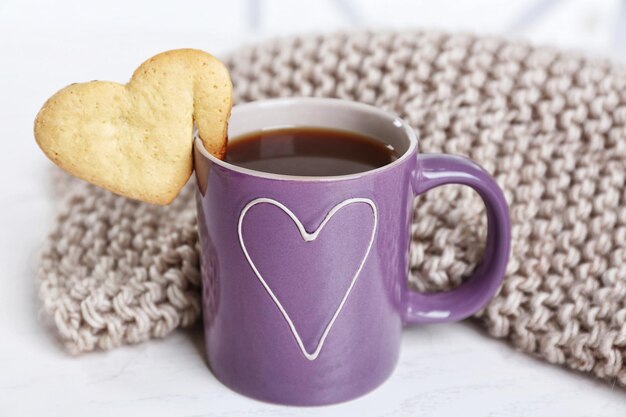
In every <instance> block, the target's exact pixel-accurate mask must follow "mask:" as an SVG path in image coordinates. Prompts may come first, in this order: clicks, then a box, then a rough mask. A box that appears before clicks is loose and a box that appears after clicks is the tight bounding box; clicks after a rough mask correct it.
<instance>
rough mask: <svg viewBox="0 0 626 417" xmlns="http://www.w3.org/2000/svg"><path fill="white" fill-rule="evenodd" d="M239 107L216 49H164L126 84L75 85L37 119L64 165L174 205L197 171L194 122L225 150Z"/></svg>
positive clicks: (114, 187)
mask: <svg viewBox="0 0 626 417" xmlns="http://www.w3.org/2000/svg"><path fill="white" fill-rule="evenodd" d="M231 106H232V85H231V81H230V76H229V74H228V70H227V69H226V67H225V66H224V65H223V64H222V63H221V62H220V61H218V60H217V59H216V58H214V57H213V56H211V55H210V54H208V53H206V52H203V51H200V50H195V49H178V50H173V51H167V52H163V53H161V54H159V55H156V56H154V57H152V58H150V59H149V60H147V61H146V62H144V63H143V64H141V66H140V67H139V68H137V70H136V71H135V73H134V74H133V76H132V78H131V80H130V81H129V82H128V84H126V85H122V84H117V83H113V82H107V81H91V82H87V83H81V84H72V85H69V86H67V87H65V88H64V89H62V90H60V91H59V92H57V93H56V94H55V95H54V96H52V97H51V98H50V99H49V100H48V101H47V102H46V103H45V104H44V106H43V107H42V108H41V110H40V111H39V114H38V115H37V118H36V120H35V139H36V141H37V143H38V144H39V146H40V147H41V149H42V150H43V151H44V153H45V154H46V155H47V156H48V157H49V158H50V159H51V160H52V161H53V162H54V163H55V164H57V165H58V166H60V167H61V168H63V169H64V170H66V171H67V172H69V173H70V174H72V175H75V176H76V177H79V178H82V179H84V180H86V181H88V182H90V183H92V184H95V185H98V186H100V187H102V188H105V189H107V190H109V191H112V192H114V193H116V194H119V195H122V196H126V197H129V198H133V199H137V200H141V201H144V202H147V203H153V204H169V203H170V202H171V201H172V200H173V199H174V198H175V197H176V196H177V195H178V193H179V191H180V190H181V188H182V187H183V186H184V185H185V183H186V182H187V180H188V179H189V177H190V175H191V172H192V170H193V158H192V149H193V129H194V123H195V125H196V126H197V128H198V132H199V135H200V137H201V138H202V140H203V143H204V145H205V147H206V148H207V150H208V151H209V152H211V153H212V154H214V155H216V156H217V157H222V156H223V150H224V148H225V145H226V129H227V123H228V118H229V116H230V109H231Z"/></svg>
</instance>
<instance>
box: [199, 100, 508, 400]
mask: <svg viewBox="0 0 626 417" xmlns="http://www.w3.org/2000/svg"><path fill="white" fill-rule="evenodd" d="M284 127H316V128H329V129H334V130H344V131H351V132H356V133H360V134H362V135H365V136H369V137H372V138H375V139H377V140H379V141H381V142H383V143H385V144H387V145H391V146H393V148H394V149H395V150H396V151H398V153H399V155H400V156H399V158H398V159H397V160H396V161H394V162H392V163H390V164H388V165H385V166H383V167H380V168H376V169H372V170H370V171H366V172H362V173H357V174H352V175H342V176H332V177H298V176H289V175H278V174H270V173H266V172H259V171H253V170H250V169H245V168H241V167H238V166H235V165H232V164H229V163H227V162H224V161H221V160H218V159H216V158H215V157H213V156H211V155H210V154H209V153H207V152H206V150H205V149H204V147H203V146H202V142H201V141H200V140H199V139H197V138H196V140H195V147H194V148H195V151H194V158H195V169H196V180H197V185H198V193H197V206H198V222H199V230H200V242H201V246H202V250H201V263H202V268H201V269H202V285H203V318H204V331H205V342H206V352H207V358H208V362H209V366H210V367H211V370H212V371H213V373H214V374H215V376H216V377H217V378H218V379H219V380H221V381H222V382H223V383H224V384H226V385H227V386H228V387H230V388H232V389H233V390H235V391H238V392H240V393H242V394H245V395H248V396H250V397H254V398H257V399H260V400H264V401H270V402H274V403H282V404H292V405H321V404H330V403H336V402H340V401H346V400H349V399H352V398H355V397H358V396H360V395H362V394H365V393H367V392H368V391H370V390H372V389H374V388H376V387H377V386H378V385H380V384H381V383H382V382H383V381H384V380H385V379H386V378H387V377H388V376H389V375H390V374H391V372H392V371H393V369H394V367H395V365H396V362H397V359H398V354H399V346H400V337H401V331H402V327H403V326H404V325H406V324H414V323H441V322H448V321H455V320H461V319H463V318H466V317H468V316H470V315H471V314H473V313H475V312H476V311H477V310H479V309H480V308H482V307H483V306H484V305H485V304H486V303H487V301H488V300H489V299H490V298H491V297H492V296H493V295H494V293H495V292H496V290H497V289H498V287H499V285H500V283H501V282H502V279H503V276H504V272H505V268H506V263H507V260H508V257H509V251H510V220H509V214H508V208H507V205H506V201H505V199H504V196H503V194H502V191H501V190H500V188H498V186H497V184H496V183H495V181H494V180H493V178H492V177H491V176H489V174H487V173H486V172H485V171H484V170H483V169H482V168H480V167H479V166H478V165H476V164H475V163H473V162H471V161H469V160H467V159H464V158H460V157H456V156H450V155H432V154H431V155H419V154H418V151H417V138H416V136H415V133H414V132H413V130H412V129H411V128H410V127H409V126H407V125H406V124H405V123H404V122H403V121H402V120H401V119H400V118H398V117H397V116H395V115H393V114H390V113H387V112H385V111H381V110H379V109H377V108H375V107H371V106H368V105H365V104H359V103H354V102H349V101H343V100H336V99H321V98H286V99H273V100H266V101H259V102H253V103H248V104H243V105H239V106H236V107H235V108H234V109H233V112H232V116H231V119H230V126H229V137H230V140H231V141H236V140H237V138H238V137H241V136H242V135H245V134H248V133H253V132H258V131H261V130H267V129H277V128H284ZM444 184H464V185H469V186H470V187H472V188H474V189H475V190H476V191H477V192H478V193H479V194H480V195H481V197H482V199H483V201H484V203H485V206H486V208H487V217H488V227H489V230H488V234H487V244H486V249H485V253H484V259H483V262H482V263H481V265H480V266H479V267H478V268H477V270H476V271H475V272H474V274H473V275H472V276H471V277H470V278H469V279H467V280H466V281H465V282H464V283H463V284H462V285H461V286H459V287H458V288H456V289H454V290H451V291H447V292H439V293H418V292H415V291H412V290H411V289H409V287H408V285H407V274H408V270H409V243H410V242H411V236H410V225H411V220H412V216H413V211H412V205H413V200H414V198H415V196H416V195H419V194H421V193H424V192H426V191H428V190H430V189H431V188H434V187H437V186H440V185H444Z"/></svg>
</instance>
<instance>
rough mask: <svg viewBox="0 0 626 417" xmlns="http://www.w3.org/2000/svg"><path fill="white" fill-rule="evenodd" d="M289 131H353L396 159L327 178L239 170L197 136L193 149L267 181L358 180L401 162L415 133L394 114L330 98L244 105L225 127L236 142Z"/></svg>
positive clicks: (413, 143) (410, 148) (414, 143)
mask: <svg viewBox="0 0 626 417" xmlns="http://www.w3.org/2000/svg"><path fill="white" fill-rule="evenodd" d="M291 128H304V129H306V128H316V129H329V130H336V131H337V130H338V131H347V132H353V133H356V134H359V135H362V136H367V137H369V138H371V139H373V140H376V141H378V142H380V143H382V144H384V145H389V146H391V147H392V148H393V149H394V150H395V151H396V152H397V154H398V158H397V159H396V160H395V161H393V162H391V163H389V164H387V165H384V166H382V167H380V168H376V169H372V170H369V171H364V172H360V173H356V174H349V175H338V176H329V177H320V176H315V177H300V176H294V175H285V174H273V173H268V172H263V171H256V170H251V169H248V168H242V167H239V166H237V165H233V164H230V163H228V162H226V161H223V160H220V159H217V158H215V157H214V156H213V155H211V154H209V153H208V152H207V151H206V150H205V149H204V146H203V145H202V142H201V140H200V139H199V138H197V137H196V140H195V146H196V147H198V148H199V150H200V152H201V154H202V155H204V156H205V157H207V158H208V159H210V160H211V161H212V162H213V163H216V164H219V165H222V166H225V167H227V168H229V169H232V170H234V171H239V172H244V173H247V174H252V175H257V176H261V177H270V178H277V179H281V178H285V179H293V178H298V179H312V180H320V179H325V178H326V179H336V178H349V177H358V176H362V175H364V174H368V173H371V172H376V171H379V170H382V169H386V168H389V167H391V166H393V165H395V164H399V163H401V161H403V160H404V159H405V158H407V157H408V156H409V154H411V153H412V151H413V150H414V149H415V148H416V147H417V137H416V136H415V132H414V131H413V129H411V128H410V127H409V126H408V125H407V124H406V123H405V122H404V121H403V120H402V119H400V118H399V117H398V116H396V115H395V114H393V113H390V112H387V111H383V110H380V109H378V108H376V107H373V106H370V105H367V104H362V103H356V102H352V101H348V100H340V99H329V98H305V97H302V98H277V99H269V100H262V101H255V102H250V103H245V104H241V105H237V106H235V107H233V110H232V114H231V117H230V121H229V125H228V140H229V142H231V143H232V142H236V141H237V140H239V139H240V138H242V137H245V136H247V135H249V134H252V133H256V132H263V131H268V130H279V129H291Z"/></svg>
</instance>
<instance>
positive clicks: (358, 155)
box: [225, 128, 398, 176]
mask: <svg viewBox="0 0 626 417" xmlns="http://www.w3.org/2000/svg"><path fill="white" fill-rule="evenodd" d="M397 158H398V154H397V152H396V151H395V150H394V149H393V148H391V147H390V146H388V145H385V144H383V143H381V142H379V141H377V140H375V139H372V138H370V137H367V136H362V135H359V134H357V133H352V132H345V131H339V130H329V129H315V128H290V129H277V130H268V131H261V132H256V133H252V134H249V135H246V136H242V137H238V138H237V139H235V140H232V141H230V142H229V144H228V149H227V151H226V157H225V160H226V161H227V162H230V163H231V164H234V165H237V166H240V167H243V168H248V169H253V170H256V171H262V172H269V173H273V174H283V175H298V176H332V175H348V174H356V173H359V172H365V171H369V170H372V169H376V168H379V167H382V166H384V165H387V164H389V163H391V162H393V161H395V160H396V159H397Z"/></svg>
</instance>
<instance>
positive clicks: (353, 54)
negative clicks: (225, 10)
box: [39, 32, 626, 385]
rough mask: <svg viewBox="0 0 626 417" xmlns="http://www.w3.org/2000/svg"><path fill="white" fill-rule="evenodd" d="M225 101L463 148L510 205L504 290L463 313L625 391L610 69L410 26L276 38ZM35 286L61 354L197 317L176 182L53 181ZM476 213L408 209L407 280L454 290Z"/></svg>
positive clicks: (460, 207)
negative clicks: (394, 121)
mask: <svg viewBox="0 0 626 417" xmlns="http://www.w3.org/2000/svg"><path fill="white" fill-rule="evenodd" d="M228 64H229V66H230V68H231V71H232V78H233V83H234V86H235V99H236V102H239V103H241V102H245V101H250V100H256V99H262V98H267V97H275V96H303V95H304V96H308V95H314V96H329V97H340V98H344V99H350V100H357V101H361V102H365V103H370V104H374V105H376V106H379V107H382V108H387V109H390V110H392V111H394V112H397V113H399V114H400V115H401V116H402V117H404V118H405V119H406V120H408V121H409V123H410V124H411V125H412V126H414V127H415V129H416V130H417V131H418V133H419V136H420V137H421V150H422V151H423V152H448V153H453V154H461V155H466V156H469V157H470V158H473V159H475V160H476V161H478V162H479V163H481V164H482V165H483V166H484V167H485V168H486V169H487V170H488V171H489V172H491V173H492V174H493V175H494V176H495V177H496V178H497V180H498V183H499V184H500V185H501V186H502V188H503V189H504V191H505V194H506V197H507V199H508V202H509V204H510V207H511V216H512V221H513V251H512V258H511V261H510V264H509V266H508V270H507V276H506V280H505V283H504V285H503V287H502V289H501V291H500V293H499V294H498V296H497V297H496V298H495V299H494V300H493V301H492V302H491V303H490V304H489V305H488V306H487V308H486V309H485V310H484V311H483V312H481V313H480V314H479V315H478V317H479V321H480V323H482V325H484V326H485V327H486V328H487V329H488V330H489V333H490V334H491V335H493V336H494V337H499V338H506V339H508V340H509V341H510V342H511V343H512V344H513V345H514V346H516V347H518V348H519V349H521V350H523V351H525V352H529V353H532V354H534V355H536V356H539V357H541V358H543V359H545V360H547V361H549V362H553V363H558V364H563V365H566V366H568V367H570V368H574V369H577V370H580V371H584V372H592V373H594V374H595V375H597V376H599V377H601V378H605V379H609V380H611V381H618V382H619V383H621V384H623V385H626V366H625V365H624V360H625V359H626V190H625V188H624V181H625V173H626V72H625V71H624V70H623V69H621V68H617V67H615V66H612V65H610V64H609V63H606V62H599V61H594V60H587V59H585V58H581V57H578V56H574V55H570V54H563V53H560V52H558V51H554V50H550V49H540V48H533V47H529V46H527V45H523V44H513V43H508V42H506V41H502V40H498V39H492V38H476V37H471V36H464V35H445V34H433V33H428V32H402V33H357V34H339V35H329V36H324V37H306V38H293V39H287V40H279V41H273V42H269V43H265V44H262V45H260V46H255V47H250V48H247V49H242V50H240V51H238V52H236V53H235V54H234V55H232V56H231V58H230V59H229V60H228ZM59 181H60V184H61V187H60V189H59V195H60V197H61V200H62V203H61V207H60V214H59V217H58V221H57V224H56V227H55V229H54V231H53V232H52V234H51V235H50V236H49V238H48V240H47V242H46V245H45V248H44V250H43V257H42V260H41V265H40V268H39V280H40V291H39V295H40V297H41V300H42V302H43V305H44V309H45V311H46V312H47V313H48V314H49V315H50V316H51V317H52V318H53V320H54V323H55V325H56V328H57V329H58V333H59V335H60V337H61V338H62V339H63V340H64V341H65V343H66V345H67V347H68V349H69V350H70V351H71V352H73V353H79V352H84V351H89V350H93V349H96V348H101V349H111V348H114V347H116V346H119V345H121V344H125V343H138V342H142V341H145V340H148V339H150V338H153V337H163V336H165V335H167V334H168V333H169V332H171V331H172V330H174V329H176V328H177V327H179V326H188V325H190V324H192V323H194V321H196V320H197V319H198V318H199V316H200V296H201V295H200V293H201V291H200V279H199V272H198V268H199V261H198V253H197V235H196V216H195V205H194V202H193V192H194V190H193V184H189V185H188V187H187V188H186V189H185V190H184V191H183V193H182V194H181V195H180V197H179V198H178V199H177V200H176V201H175V202H174V203H173V204H172V205H171V206H169V207H154V206H149V205H146V204H143V203H138V202H134V201H129V200H127V199H124V198H122V197H117V196H114V195H112V194H110V193H108V192H106V191H102V190H100V189H97V188H94V187H92V186H90V185H87V184H85V183H82V182H80V181H77V180H74V179H70V178H69V177H66V176H62V177H61V179H60V180H59ZM485 223H486V221H485V215H484V213H483V206H482V203H481V201H480V199H479V198H477V197H476V195H475V194H474V192H473V191H471V190H469V189H468V188H462V187H458V186H448V187H444V188H441V189H438V190H435V191H431V192H429V193H427V195H425V196H423V197H420V199H419V201H417V202H416V212H415V223H414V225H413V237H414V239H413V244H412V256H411V265H412V267H411V273H410V277H409V278H410V280H411V282H412V283H413V284H414V285H415V286H416V287H417V288H418V289H420V290H434V289H445V288H450V287H453V286H455V285H458V284H459V282H460V281H461V280H462V278H463V277H464V276H467V275H468V274H469V273H470V272H471V271H472V269H473V268H474V267H475V265H476V262H477V260H479V259H480V256H481V251H482V242H483V241H484V238H485Z"/></svg>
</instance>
